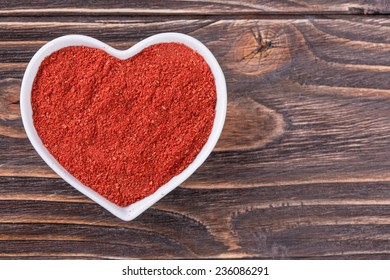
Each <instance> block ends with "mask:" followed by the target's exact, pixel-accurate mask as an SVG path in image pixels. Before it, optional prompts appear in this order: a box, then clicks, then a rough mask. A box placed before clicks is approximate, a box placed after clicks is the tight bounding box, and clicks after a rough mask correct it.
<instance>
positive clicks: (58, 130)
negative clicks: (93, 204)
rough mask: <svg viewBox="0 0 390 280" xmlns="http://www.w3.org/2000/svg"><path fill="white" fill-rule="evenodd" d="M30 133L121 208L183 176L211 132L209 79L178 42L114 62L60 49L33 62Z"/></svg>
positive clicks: (97, 53) (99, 54) (82, 50)
mask: <svg viewBox="0 0 390 280" xmlns="http://www.w3.org/2000/svg"><path fill="white" fill-rule="evenodd" d="M31 102H32V108H33V120H34V126H35V128H36V130H37V132H38V135H39V137H40V138H41V140H42V142H43V144H44V145H45V147H46V148H47V149H48V150H49V152H50V153H51V154H52V155H53V156H54V157H55V158H56V159H57V161H58V162H59V163H60V164H61V165H62V166H63V167H64V168H65V169H66V170H68V172H69V173H71V174H72V175H73V176H74V177H76V178H77V179H78V180H79V181H80V182H81V183H83V184H84V185H86V186H88V187H90V188H92V189H93V190H95V191H96V192H98V193H99V194H101V195H102V196H104V197H106V198H107V199H108V200H110V201H112V202H114V203H115V204H117V205H120V206H127V205H129V204H131V203H134V202H136V201H138V200H140V199H142V198H144V197H146V196H148V195H150V194H152V193H154V192H155V191H156V190H157V189H158V188H159V187H161V186H162V185H164V184H165V183H167V182H168V181H169V180H170V179H172V177H174V176H175V175H177V174H179V173H180V172H181V171H183V170H184V169H185V168H186V167H187V166H188V165H189V164H190V163H191V162H192V161H193V160H194V158H195V157H196V156H197V154H198V153H199V152H200V150H201V149H202V148H203V146H204V144H205V143H206V142H207V140H208V137H209V135H210V133H211V129H212V126H213V122H214V118H215V105H216V88H215V81H214V77H213V75H212V73H211V71H210V68H209V66H208V64H207V63H206V62H205V60H204V59H203V57H202V56H201V55H199V54H198V53H197V52H195V51H194V50H192V49H190V48H188V47H187V46H185V45H183V44H179V43H164V44H157V45H153V46H151V47H148V48H146V49H144V50H143V51H142V52H141V53H139V54H137V55H135V56H133V57H131V58H129V59H127V60H120V59H117V58H115V57H112V56H110V55H109V54H107V53H105V52H104V51H102V50H99V49H95V48H88V47H81V46H75V47H67V48H63V49H60V50H59V51H57V52H55V53H53V54H51V55H50V56H48V57H46V58H45V59H44V61H43V62H42V63H41V65H40V68H39V70H38V73H37V75H36V78H35V81H34V84H33V89H32V101H31Z"/></svg>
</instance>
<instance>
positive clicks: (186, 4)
mask: <svg viewBox="0 0 390 280" xmlns="http://www.w3.org/2000/svg"><path fill="white" fill-rule="evenodd" d="M389 11H390V4H389V3H388V2H387V1H385V0H373V1H364V0H355V1H348V3H346V2H345V1H341V0H331V1H326V0H315V1H310V2H307V1H301V0H295V1H277V2H275V1H266V0H261V1H250V0H245V1H221V0H209V1H181V0H170V1H158V0H153V1H142V0H137V1H123V0H122V1H115V2H114V3H112V2H110V3H108V2H107V1H102V0H98V1H94V2H93V6H91V5H90V3H89V2H86V1H81V0H72V1H62V2H53V1H47V0H43V1H34V5H33V6H32V5H31V1H16V2H15V1H3V2H2V3H1V4H0V15H17V16H21V15H31V14H32V15H37V14H43V15H60V14H92V15H111V14H115V15H137V14H138V15H161V14H162V15H169V16H171V15H232V14H238V15H247V14H257V13H259V12H260V13H262V14H267V13H268V14H294V13H296V14H320V13H321V14H324V13H330V14H364V15H366V14H387V13H389Z"/></svg>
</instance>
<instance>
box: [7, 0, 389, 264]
mask: <svg viewBox="0 0 390 280" xmlns="http://www.w3.org/2000/svg"><path fill="white" fill-rule="evenodd" d="M51 2H54V1H36V0H30V1H18V2H15V1H2V2H1V3H0V213H1V214H0V258H6V259H10V258H11V259H14V258H15V259H16V258H18V259H19V258H22V259H28V258H38V259H40V258H44V259H47V258H59V259H64V258H65V259H72V258H76V259H90V258H91V259H97V258H103V259H111V258H113V259H122V258H152V259H154V258H186V259H188V258H191V259H192V258H255V259H257V258H266V259H271V258H275V259H281V258H286V259H292V258H310V259H318V258H320V259H323V258H331V259H338V258H342V259H345V258H352V259H366V258H375V259H376V258H386V259H388V258H390V79H389V77H390V18H389V17H388V14H389V13H390V4H389V1H379V0H377V1H363V0H361V1H360V0H359V1H357V0H355V1H337V0H331V1H327V0H315V1H307V3H306V1H301V0H294V1H277V2H276V1H275V2H273V1H265V0H263V1H249V0H247V1H218V0H214V1H157V0H156V1H145V3H144V2H143V1H131V3H127V2H128V1H117V2H116V3H115V4H107V3H106V2H107V1H102V0H98V1H94V4H93V6H91V4H90V3H89V4H88V2H91V1H81V0H73V1H57V3H55V4H53V3H51ZM129 2H130V1H129ZM224 2H226V3H224ZM309 2H310V4H309ZM161 32H181V33H185V34H189V35H191V36H194V37H195V38H197V39H199V40H201V41H202V42H203V43H204V44H205V45H206V46H207V47H209V48H210V50H211V51H212V52H213V53H214V54H215V56H216V58H217V59H218V61H219V62H220V64H221V67H222V68H223V70H224V72H225V75H226V80H227V86H228V100H229V101H228V115H227V120H226V125H225V128H224V132H223V135H222V137H221V139H220V141H219V143H218V145H217V147H216V149H215V150H214V151H213V153H212V154H211V156H210V157H209V158H208V160H207V161H206V162H205V163H204V164H203V165H202V167H201V168H200V169H198V171H197V172H196V173H195V174H194V175H193V176H191V177H190V178H189V179H188V180H187V181H186V182H185V183H184V184H182V185H181V186H180V187H179V188H177V189H176V190H174V191H173V192H172V193H170V194H169V195H168V196H166V197H165V198H163V199H162V200H161V201H160V202H158V203H157V204H155V205H154V206H153V207H152V208H151V209H149V210H147V211H146V212H145V213H144V214H142V215H141V216H140V217H138V218H137V219H136V220H134V221H131V222H123V221H121V220H119V219H117V218H115V217H114V216H112V215H111V214H110V213H108V212H107V211H106V210H104V209H103V208H101V207H100V206H98V205H97V204H95V203H93V202H92V201H91V200H89V199H88V198H86V197H84V196H83V195H81V194H80V193H79V192H78V191H76V190H74V189H73V188H72V187H71V186H69V185H68V184H67V183H65V182H64V181H63V180H62V179H60V178H58V176H57V175H56V174H55V173H54V172H53V171H52V170H51V169H50V168H49V167H48V166H47V165H46V164H45V163H44V162H43V160H42V159H41V158H40V157H39V156H38V155H37V153H36V152H35V150H34V149H33V147H32V146H31V144H30V142H29V140H28V139H27V137H26V134H25V132H24V129H23V127H22V122H21V119H20V112H19V92H20V85H21V80H22V77H23V73H24V70H25V68H26V66H27V63H28V61H29V60H30V59H31V57H32V56H33V54H34V53H35V52H36V51H37V50H38V49H39V48H40V47H41V46H42V45H43V44H45V43H46V42H47V41H49V40H52V39H54V38H56V37H58V36H61V35H66V34H74V33H78V34H84V35H89V36H93V37H96V38H97V39H99V40H102V41H104V42H106V43H108V44H110V45H112V46H113V47H116V48H118V49H127V48H129V47H131V46H132V45H133V44H135V43H136V42H138V41H140V40H142V39H144V38H146V37H148V36H150V35H153V34H157V33H161Z"/></svg>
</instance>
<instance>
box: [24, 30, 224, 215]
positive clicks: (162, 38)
mask: <svg viewBox="0 0 390 280" xmlns="http://www.w3.org/2000/svg"><path fill="white" fill-rule="evenodd" d="M167 42H178V43H182V44H184V45H186V46H188V47H190V48H191V49H193V50H195V51H197V52H198V53H199V54H200V55H202V56H203V58H204V59H205V60H206V62H207V63H208V65H209V67H210V69H211V72H212V73H213V75H214V79H215V84H216V90H217V104H216V115H215V119H214V125H213V128H212V131H211V134H210V136H209V139H208V140H207V142H206V144H205V145H204V147H203V148H202V150H201V151H200V153H199V154H198V155H197V157H196V158H195V160H194V161H193V162H192V163H191V164H190V165H189V166H188V167H187V168H186V169H185V170H183V171H182V172H181V173H180V174H179V175H177V176H175V177H173V178H172V179H171V180H170V181H169V182H168V183H166V184H165V185H163V186H161V187H160V188H159V189H158V190H157V191H156V192H155V193H153V194H152V195H150V196H148V197H145V198H144V199H142V200H140V201H137V202H136V203H133V204H131V205H129V206H126V207H120V206H118V205H116V204H114V203H112V202H110V201H108V200H107V199H106V198H104V197H103V196H101V195H100V194H98V193H97V192H95V191H93V190H92V189H90V188H89V187H87V186H85V185H83V184H82V183H80V181H78V180H77V179H76V178H75V177H73V176H72V174H70V173H69V172H68V171H67V170H65V168H63V167H62V166H61V165H60V164H59V163H58V161H57V160H56V159H55V158H54V157H53V156H52V155H51V154H50V152H49V151H48V150H47V149H46V147H45V146H44V145H43V144H42V141H41V139H40V138H39V136H38V134H37V131H36V130H35V127H34V123H33V118H32V116H33V111H32V107H31V90H32V85H33V83H34V79H35V76H36V74H37V71H38V69H39V66H40V64H41V62H42V61H43V60H44V59H45V57H47V56H49V55H50V54H51V53H53V52H55V51H58V50H59V49H62V48H64V47H68V46H87V47H92V48H97V49H101V50H104V51H105V52H107V53H108V54H110V55H112V56H114V57H117V58H119V59H127V58H130V57H132V56H134V55H135V54H137V53H139V52H141V51H142V50H143V49H145V48H147V47H149V46H151V45H155V44H159V43H167ZM226 106H227V95H226V82H225V77H224V75H223V72H222V69H221V67H220V66H219V64H218V62H217V60H216V59H215V57H214V56H213V54H212V53H211V52H210V50H209V49H208V48H207V47H206V46H205V45H203V44H202V43H201V42H199V41H198V40H196V39H195V38H193V37H191V36H188V35H184V34H180V33H161V34H158V35H154V36H151V37H149V38H147V39H145V40H143V41H141V42H139V43H137V44H136V45H134V46H133V47H131V48H130V49H128V50H124V51H120V50H116V49H114V48H112V47H110V46H108V45H106V44H104V43H103V42H100V41H99V40H96V39H94V38H91V37H88V36H82V35H67V36H63V37H59V38H57V39H54V40H52V41H50V42H48V43H47V44H46V45H44V46H43V47H42V48H40V49H39V50H38V52H37V53H36V54H35V55H34V56H33V58H32V59H31V61H30V63H29V64H28V66H27V69H26V72H25V74H24V77H23V82H22V88H21V93H20V108H21V114H22V120H23V125H24V128H25V130H26V133H27V136H28V138H29V139H30V141H31V144H32V145H33V146H34V148H35V150H36V151H37V152H38V154H39V155H40V156H41V157H42V159H43V160H44V161H45V162H46V163H47V164H48V165H49V166H50V167H51V168H52V169H53V170H54V171H55V172H56V173H57V174H58V175H59V176H61V177H62V178H63V179H64V180H65V181H66V182H68V183H69V184H70V185H72V186H73V187H74V188H76V189H77V190H79V191H80V192H81V193H83V194H84V195H86V196H88V197H89V198H90V199H92V200H94V201H95V202H96V203H98V204H100V205H101V206H102V207H104V208H106V209H107V210H108V211H110V212H111V213H112V214H114V215H115V216H117V217H118V218H120V219H122V220H125V221H130V220H132V219H134V218H136V217H137V216H138V215H140V214H141V213H142V212H143V211H145V210H146V209H148V208H149V207H150V206H151V205H153V204H154V203H156V202H157V201H158V200H160V199H161V198H162V197H164V196H165V195H166V194H167V193H169V192H170V191H172V190H173V189H174V188H176V187H177V186H179V185H180V184H181V183H182V182H183V181H184V180H186V179H187V178H188V177H189V176H190V175H191V174H192V173H194V172H195V170H196V169H197V168H198V167H199V166H200V165H201V164H202V163H203V162H204V161H205V160H206V158H207V157H208V156H209V154H210V153H211V151H212V150H213V148H214V146H215V145H216V143H217V141H218V138H219V136H220V135H221V132H222V128H223V124H224V122H225V116H226Z"/></svg>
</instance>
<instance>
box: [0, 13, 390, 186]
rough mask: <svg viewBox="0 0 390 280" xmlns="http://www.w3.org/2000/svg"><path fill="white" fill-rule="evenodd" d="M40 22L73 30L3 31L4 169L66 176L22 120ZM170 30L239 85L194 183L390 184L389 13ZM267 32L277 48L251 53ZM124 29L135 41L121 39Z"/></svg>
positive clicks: (89, 29)
mask: <svg viewBox="0 0 390 280" xmlns="http://www.w3.org/2000/svg"><path fill="white" fill-rule="evenodd" d="M194 23H196V26H194ZM37 24H38V25H39V26H40V28H38V29H37V30H36V34H35V36H39V38H41V39H40V40H42V41H41V42H44V41H46V40H49V39H52V38H53V37H55V36H58V35H60V34H64V33H68V32H69V31H70V30H71V29H72V28H74V27H73V26H69V25H68V23H63V25H61V24H57V25H56V26H52V25H51V23H49V22H45V23H36V22H31V23H30V24H29V23H25V24H23V25H16V27H15V32H13V33H9V32H8V33H7V30H9V26H8V24H3V25H2V24H0V38H4V37H5V38H4V39H3V41H2V42H1V43H0V55H1V58H2V61H0V74H1V77H2V79H1V81H0V108H2V110H1V112H2V113H1V118H0V132H1V135H2V136H1V138H0V151H1V154H2V157H1V158H0V164H1V166H2V167H1V169H0V174H1V175H2V176H9V175H12V176H38V177H39V176H44V177H55V176H56V175H55V174H54V173H53V172H51V171H50V170H49V168H48V167H47V166H46V164H45V163H44V162H43V161H42V160H41V159H39V157H38V156H37V155H36V153H35V152H34V151H33V148H32V147H31V145H30V144H29V142H28V140H27V139H26V136H25V134H24V132H23V128H22V125H21V121H20V116H19V108H18V95H19V87H20V82H21V77H22V74H23V71H24V68H25V67H26V63H27V61H28V59H29V57H31V56H32V55H33V53H34V52H35V51H36V50H37V49H38V48H39V46H40V43H33V42H31V41H30V40H31V38H30V36H31V35H30V34H29V32H30V31H31V30H32V29H34V28H35V27H36V26H37ZM156 25H158V23H151V24H139V23H122V24H119V23H118V24H114V25H113V26H111V25H109V26H106V25H105V24H104V23H101V24H88V23H80V24H79V25H78V27H77V30H78V31H82V33H84V34H87V35H91V36H96V37H97V38H98V39H101V40H104V41H107V42H110V43H112V44H113V45H114V46H115V45H116V44H118V46H120V47H121V48H126V47H129V46H131V45H132V44H134V43H135V42H136V41H138V40H140V39H142V38H144V37H145V35H144V34H148V35H151V34H153V32H156V30H155V29H154V28H155V27H156ZM164 26H166V27H165V28H166V29H169V28H176V31H181V32H184V33H189V34H191V35H193V36H195V37H196V38H198V39H200V40H201V41H203V42H204V43H205V44H206V45H207V46H208V47H209V48H210V49H211V50H212V51H213V52H214V53H215V55H216V56H217V59H218V60H219V61H220V63H221V65H222V67H223V69H224V71H225V74H226V77H227V81H228V90H229V106H228V119H227V122H226V126H225V129H224V133H223V135H222V138H221V140H220V141H219V144H218V146H217V148H216V150H215V152H214V153H213V154H212V155H211V157H210V158H209V159H208V160H207V161H206V163H205V164H204V165H203V166H202V167H201V168H200V169H199V171H198V172H196V173H195V174H194V175H193V176H192V177H191V178H190V179H189V180H188V181H187V182H186V183H185V184H184V186H185V187H188V188H209V187H210V186H213V187H214V188H215V187H222V188H229V187H235V188H237V187H253V186H277V185H280V184H301V183H319V182H369V181H383V180H388V179H389V176H388V172H387V170H388V167H389V166H390V161H389V159H388V157H387V156H386V155H387V153H388V151H389V147H390V145H389V144H390V143H389V141H390V140H389V137H388V133H387V131H388V130H389V123H390V120H389V114H388V111H389V108H390V103H389V96H390V92H389V89H390V81H389V80H388V79H387V76H388V72H389V70H390V60H389V56H388V55H387V53H388V51H389V50H390V45H389V44H388V43H387V41H386V40H385V39H384V38H386V35H387V34H388V32H389V31H390V30H389V29H390V27H389V20H388V19H382V18H381V19H377V20H374V19H371V20H369V21H367V20H362V21H359V20H356V19H354V20H279V21H275V20H250V21H244V20H221V21H217V22H213V21H209V20H195V21H192V22H185V21H181V20H179V21H170V22H168V23H167V22H165V23H164ZM363 27H364V28H363ZM116 28H118V29H116ZM51 31H53V32H51ZM259 31H260V33H261V34H262V36H263V37H264V38H265V39H264V41H265V42H271V45H270V46H267V47H264V46H263V47H262V49H261V51H260V52H259V53H255V52H254V53H253V54H251V52H253V51H256V50H257V48H258V42H257V41H256V39H255V38H254V35H255V36H258V35H256V34H257V33H258V32H259ZM6 33H7V34H8V35H7V36H8V37H6V36H5V34H6ZM125 33H128V36H127V37H128V38H131V40H130V41H129V42H128V43H127V42H126V41H123V39H122V38H123V36H124V34H125ZM140 34H142V35H140ZM3 35H4V36H3ZM12 36H14V37H12ZM16 38H17V41H16V42H15V41H14V39H16ZM21 40H26V45H25V46H24V45H21V44H20V43H19V41H21ZM257 40H258V39H257ZM250 54H251V55H250ZM350 54H356V55H350ZM15 57H16V58H15ZM238 136H239V137H238ZM231 170H236V172H231ZM302 170H305V172H304V173H302Z"/></svg>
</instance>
